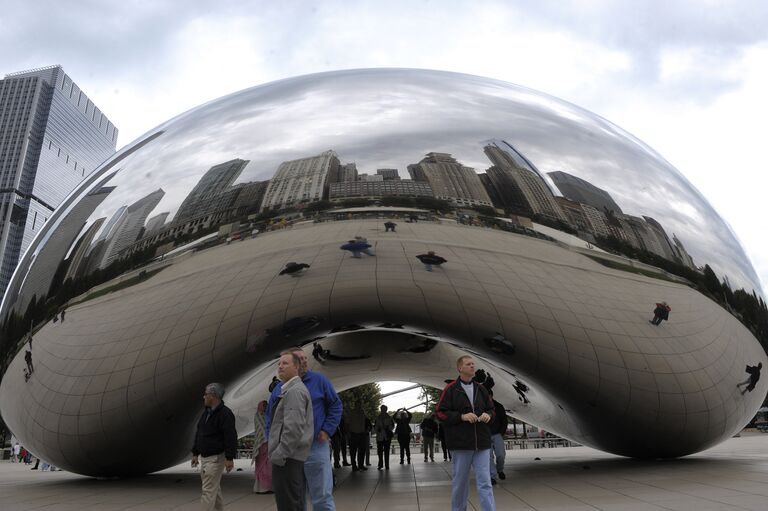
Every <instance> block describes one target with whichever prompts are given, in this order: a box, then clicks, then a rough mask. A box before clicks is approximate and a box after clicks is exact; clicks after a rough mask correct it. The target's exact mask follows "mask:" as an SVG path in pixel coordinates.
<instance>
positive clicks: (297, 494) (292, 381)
mask: <svg viewBox="0 0 768 511" xmlns="http://www.w3.org/2000/svg"><path fill="white" fill-rule="evenodd" d="M301 367H302V364H301V359H300V358H299V356H298V355H296V353H294V352H291V351H284V352H283V353H281V354H280V361H279V362H278V364H277V377H278V378H280V380H281V381H282V382H283V385H282V389H281V392H280V395H279V396H278V397H277V399H276V400H275V401H276V402H275V403H274V406H273V407H272V414H273V415H272V420H271V427H270V429H269V461H270V462H271V463H272V489H273V490H274V492H275V502H276V503H277V509H278V511H304V505H305V502H304V501H305V492H306V486H307V483H306V480H305V478H304V461H305V460H306V459H307V457H308V456H309V451H310V449H311V448H312V441H313V440H314V431H315V427H314V421H313V417H312V400H311V399H310V397H309V391H307V387H306V386H305V385H304V383H303V382H302V381H301V376H302V375H301V374H300V373H301V371H302V369H301Z"/></svg>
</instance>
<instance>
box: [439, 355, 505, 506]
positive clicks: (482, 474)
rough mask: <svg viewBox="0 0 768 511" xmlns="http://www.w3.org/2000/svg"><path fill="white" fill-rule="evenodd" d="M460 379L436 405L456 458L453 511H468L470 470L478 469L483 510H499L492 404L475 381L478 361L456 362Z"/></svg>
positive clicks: (463, 359)
mask: <svg viewBox="0 0 768 511" xmlns="http://www.w3.org/2000/svg"><path fill="white" fill-rule="evenodd" d="M456 369H458V371H459V377H458V378H457V379H456V380H454V381H452V382H451V383H449V384H448V385H446V387H445V389H443V393H442V395H441V396H440V401H438V403H437V417H438V418H439V419H440V420H441V421H442V422H443V425H444V426H445V442H446V444H447V445H448V449H450V451H451V454H452V456H453V481H452V484H451V510H452V511H466V509H467V500H468V499H469V471H470V468H472V467H474V469H475V480H476V482H477V494H478V497H479V498H480V508H481V509H482V511H496V502H495V501H494V499H493V487H492V486H491V474H490V459H491V429H490V427H489V423H490V422H491V420H492V419H493V415H494V406H493V401H492V400H491V398H490V396H489V395H488V391H487V390H486V388H485V387H484V386H482V385H480V384H478V383H477V382H475V381H473V380H472V378H473V377H474V376H475V361H474V359H472V357H470V356H469V355H464V356H461V357H459V359H458V360H457V361H456Z"/></svg>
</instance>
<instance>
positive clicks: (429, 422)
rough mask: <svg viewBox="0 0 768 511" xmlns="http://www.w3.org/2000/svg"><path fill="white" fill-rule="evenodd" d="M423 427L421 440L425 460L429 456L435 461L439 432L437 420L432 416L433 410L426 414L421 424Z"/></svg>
mask: <svg viewBox="0 0 768 511" xmlns="http://www.w3.org/2000/svg"><path fill="white" fill-rule="evenodd" d="M419 427H420V428H421V440H422V442H423V451H424V462H425V463H426V461H427V458H429V460H430V461H435V435H436V434H437V421H435V419H433V418H432V412H428V413H427V415H425V416H424V420H423V421H421V424H420V425H419Z"/></svg>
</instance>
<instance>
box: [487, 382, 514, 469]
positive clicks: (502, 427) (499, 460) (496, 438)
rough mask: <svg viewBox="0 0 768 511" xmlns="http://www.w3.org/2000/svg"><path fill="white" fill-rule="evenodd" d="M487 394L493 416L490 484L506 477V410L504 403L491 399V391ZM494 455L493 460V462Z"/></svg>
mask: <svg viewBox="0 0 768 511" xmlns="http://www.w3.org/2000/svg"><path fill="white" fill-rule="evenodd" d="M488 394H489V395H490V396H491V399H492V400H493V410H494V417H493V420H492V421H491V458H490V460H489V462H490V464H491V484H496V479H506V478H507V476H506V475H505V474H504V459H505V458H506V456H507V451H506V446H505V445H504V434H505V433H506V432H507V426H508V425H509V422H508V421H507V411H506V410H505V409H504V405H502V404H501V403H499V402H498V401H496V400H495V399H493V391H489V392H488ZM494 457H495V458H496V459H495V462H494Z"/></svg>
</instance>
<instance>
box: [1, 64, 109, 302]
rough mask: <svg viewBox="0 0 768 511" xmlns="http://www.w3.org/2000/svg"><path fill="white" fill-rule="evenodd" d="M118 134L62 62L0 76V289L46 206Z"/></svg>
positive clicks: (106, 152) (68, 188)
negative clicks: (65, 70) (3, 76)
mask: <svg viewBox="0 0 768 511" xmlns="http://www.w3.org/2000/svg"><path fill="white" fill-rule="evenodd" d="M117 135H118V130H117V128H115V126H114V125H113V124H112V123H111V122H110V121H109V119H107V117H106V116H105V115H104V114H103V113H102V112H101V111H100V110H99V109H98V107H96V105H94V104H93V102H92V101H91V100H90V99H88V96H86V95H85V93H83V92H82V91H81V90H80V88H79V87H78V86H77V85H76V84H75V83H74V82H73V81H72V79H71V78H70V77H69V76H68V75H67V74H66V73H64V70H63V69H62V68H61V66H51V67H47V68H41V69H34V70H30V71H23V72H19V73H12V74H8V75H6V76H5V78H3V79H2V80H0V295H2V293H3V292H4V291H5V289H6V287H7V285H8V282H9V280H10V278H11V275H12V273H13V271H14V269H15V267H16V264H17V263H18V260H19V258H20V257H21V255H22V254H23V253H24V251H25V250H26V249H27V247H28V246H29V244H30V242H31V241H32V239H33V238H34V236H35V235H36V234H37V232H38V231H39V230H40V227H42V225H43V224H44V223H45V222H46V221H47V220H48V218H49V217H50V216H51V213H52V212H53V210H54V209H55V208H56V207H57V206H58V205H59V204H60V203H61V201H62V200H64V198H65V197H66V196H67V195H69V193H70V192H71V191H72V190H74V189H75V187H76V186H77V185H78V184H79V183H80V182H81V181H82V180H83V179H84V178H85V176H87V175H88V174H89V173H90V172H91V171H93V170H94V169H96V167H98V165H99V164H101V162H103V161H104V160H105V159H106V158H108V157H109V156H111V155H112V154H114V152H115V147H116V144H117Z"/></svg>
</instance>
